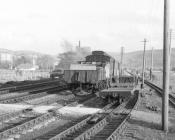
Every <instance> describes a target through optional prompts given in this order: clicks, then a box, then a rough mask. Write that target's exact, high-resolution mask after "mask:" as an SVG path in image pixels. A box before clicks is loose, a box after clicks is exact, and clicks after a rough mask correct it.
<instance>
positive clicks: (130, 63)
mask: <svg viewBox="0 0 175 140" xmlns="http://www.w3.org/2000/svg"><path fill="white" fill-rule="evenodd" d="M109 54H110V55H112V56H113V57H115V58H116V60H118V61H120V54H119V53H109ZM153 59H154V62H153V63H154V68H161V67H162V65H163V51H162V50H154V55H153ZM142 63H143V51H136V52H129V53H125V54H124V65H125V66H126V67H135V68H141V67H142ZM146 66H147V67H150V66H151V50H147V51H146ZM171 67H175V48H172V50H171Z"/></svg>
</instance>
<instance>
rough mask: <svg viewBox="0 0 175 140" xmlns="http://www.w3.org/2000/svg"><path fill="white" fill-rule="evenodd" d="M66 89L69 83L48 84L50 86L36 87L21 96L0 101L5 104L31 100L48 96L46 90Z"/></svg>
mask: <svg viewBox="0 0 175 140" xmlns="http://www.w3.org/2000/svg"><path fill="white" fill-rule="evenodd" d="M65 89H67V85H62V86H48V87H44V88H39V89H35V90H33V91H30V92H29V93H26V94H22V95H21V96H17V97H13V96H12V97H10V98H8V99H0V103H3V104H7V103H8V104H9V103H10V104H12V103H19V102H23V101H27V100H30V99H34V98H39V97H43V96H46V95H47V93H46V92H48V91H52V90H65ZM43 91H44V92H43Z"/></svg>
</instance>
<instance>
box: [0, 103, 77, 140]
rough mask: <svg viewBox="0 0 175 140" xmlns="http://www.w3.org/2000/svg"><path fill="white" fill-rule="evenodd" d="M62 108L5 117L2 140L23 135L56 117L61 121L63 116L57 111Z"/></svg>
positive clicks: (23, 112)
mask: <svg viewBox="0 0 175 140" xmlns="http://www.w3.org/2000/svg"><path fill="white" fill-rule="evenodd" d="M73 104H75V102H71V103H69V104H68V105H69V106H71V105H73ZM60 108H62V107H60V106H56V107H55V108H53V109H52V111H49V112H47V113H44V114H40V113H34V112H33V111H31V110H30V111H28V110H27V111H24V110H22V111H20V112H17V113H16V114H15V113H14V114H9V115H8V117H7V116H6V117H4V119H2V118H1V116H0V118H1V119H2V122H1V124H0V139H7V138H8V137H10V136H11V135H17V134H21V133H23V132H24V131H27V130H30V129H31V128H33V127H35V126H36V125H39V124H41V123H43V122H45V121H47V120H51V119H53V118H54V117H55V116H56V117H57V118H58V119H61V118H62V117H63V116H62V115H61V114H59V113H57V110H58V109H60Z"/></svg>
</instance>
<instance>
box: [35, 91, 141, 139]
mask: <svg viewBox="0 0 175 140" xmlns="http://www.w3.org/2000/svg"><path fill="white" fill-rule="evenodd" d="M138 97H139V95H138V93H137V94H136V95H135V96H134V97H133V98H132V99H130V100H129V101H128V102H124V103H122V104H121V105H119V106H118V107H116V108H114V109H113V107H115V104H114V103H112V104H109V105H107V106H105V108H104V110H105V113H104V114H103V117H102V120H100V121H99V122H98V123H96V124H89V123H88V120H89V119H90V117H87V118H85V119H84V120H81V121H78V122H76V123H75V125H73V126H71V127H69V128H68V129H66V130H65V131H63V132H60V130H55V131H53V132H52V133H49V134H48V135H47V136H43V137H42V138H39V139H37V140H46V139H49V140H60V139H61V140H72V139H74V140H85V139H93V140H103V139H104V140H106V139H107V140H113V139H116V138H117V137H118V135H119V133H120V132H121V131H123V129H124V124H125V122H126V120H127V119H128V118H129V117H130V113H131V111H132V110H133V109H134V108H135V106H136V105H137V103H138V102H137V101H138ZM58 133H59V134H58ZM56 134H57V135H56Z"/></svg>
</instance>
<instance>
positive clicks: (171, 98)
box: [145, 80, 175, 107]
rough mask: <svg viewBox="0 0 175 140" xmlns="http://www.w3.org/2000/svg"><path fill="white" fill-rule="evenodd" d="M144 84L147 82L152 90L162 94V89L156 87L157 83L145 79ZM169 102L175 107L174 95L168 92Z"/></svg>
mask: <svg viewBox="0 0 175 140" xmlns="http://www.w3.org/2000/svg"><path fill="white" fill-rule="evenodd" d="M145 84H147V85H148V86H149V87H151V88H153V89H154V90H156V91H157V93H158V94H159V95H160V96H162V93H163V89H162V88H160V87H158V86H157V85H155V84H153V83H151V82H149V81H147V80H145ZM169 103H170V104H171V105H172V106H173V107H175V97H174V96H173V95H172V94H171V93H170V94H169Z"/></svg>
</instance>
